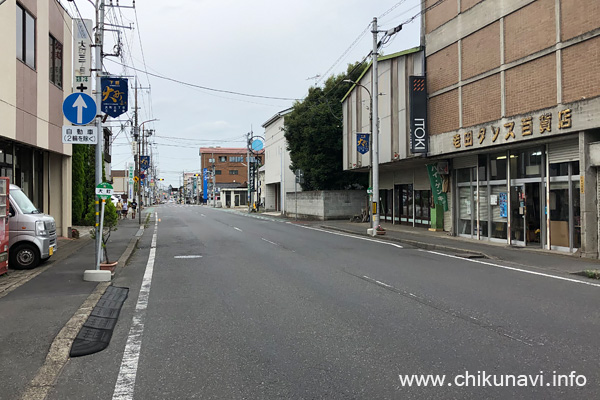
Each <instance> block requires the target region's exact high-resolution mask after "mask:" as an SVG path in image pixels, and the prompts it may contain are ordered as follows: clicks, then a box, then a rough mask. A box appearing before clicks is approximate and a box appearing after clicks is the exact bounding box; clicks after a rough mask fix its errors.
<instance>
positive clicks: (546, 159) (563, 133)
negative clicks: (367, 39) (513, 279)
mask: <svg viewBox="0 0 600 400" xmlns="http://www.w3.org/2000/svg"><path fill="white" fill-rule="evenodd" d="M433 3H435V1H434V0H427V1H426V4H425V6H426V7H429V6H430V5H432V4H433ZM599 15H600V2H598V1H597V0H578V1H577V2H573V1H567V0H505V1H502V2H498V1H493V0H479V1H478V0H446V1H444V2H443V3H440V4H439V5H437V6H436V7H434V8H431V9H429V10H428V11H427V12H426V13H425V15H424V32H423V33H424V40H425V44H426V66H427V68H426V70H427V73H426V76H427V88H428V94H429V102H428V108H429V110H428V111H429V117H430V124H429V133H430V143H429V145H430V149H429V154H428V156H429V157H430V158H431V159H433V160H440V161H442V160H443V161H447V162H448V164H449V165H450V171H449V172H450V176H451V181H452V185H451V190H450V193H449V200H451V201H450V203H452V204H455V206H454V207H452V216H451V219H450V221H448V222H449V223H450V225H451V227H450V230H451V231H452V232H453V233H454V234H456V235H460V236H465V237H468V238H472V239H474V240H485V241H499V242H503V243H508V244H511V245H516V246H532V247H537V248H544V249H553V250H558V251H567V252H576V251H579V252H580V253H581V255H582V256H586V257H598V215H599V209H598V201H597V199H598V179H599V178H598V173H597V166H598V164H597V162H596V161H594V152H597V151H598V148H597V147H595V145H594V143H595V142H599V141H600V63H598V54H600V19H598V16H599Z"/></svg>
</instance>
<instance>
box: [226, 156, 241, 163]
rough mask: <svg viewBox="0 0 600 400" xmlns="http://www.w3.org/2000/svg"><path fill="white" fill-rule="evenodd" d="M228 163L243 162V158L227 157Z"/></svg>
mask: <svg viewBox="0 0 600 400" xmlns="http://www.w3.org/2000/svg"><path fill="white" fill-rule="evenodd" d="M229 162H244V157H243V156H229Z"/></svg>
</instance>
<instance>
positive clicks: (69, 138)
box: [62, 125, 98, 144]
mask: <svg viewBox="0 0 600 400" xmlns="http://www.w3.org/2000/svg"><path fill="white" fill-rule="evenodd" d="M62 142H63V143H75V144H98V127H97V126H73V125H63V127H62Z"/></svg>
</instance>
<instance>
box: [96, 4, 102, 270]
mask: <svg viewBox="0 0 600 400" xmlns="http://www.w3.org/2000/svg"><path fill="white" fill-rule="evenodd" d="M103 35H104V0H97V1H96V37H95V39H96V40H95V42H96V48H95V50H96V52H95V53H96V54H95V56H96V107H98V117H96V127H97V129H98V143H97V144H96V160H95V161H96V162H95V164H96V171H95V172H96V173H95V183H96V184H95V186H98V185H99V184H100V183H101V182H102V141H103V140H104V132H103V131H102V118H101V117H99V114H100V112H99V111H100V106H101V104H102V41H103ZM95 203H96V204H95V207H94V208H95V211H96V249H98V246H99V243H101V238H100V234H99V233H100V231H99V229H98V227H99V223H100V221H99V215H98V214H99V208H100V206H99V202H98V201H95ZM99 258H100V255H99V254H98V251H96V260H98V259H99ZM98 268H99V266H98V263H97V268H96V269H98Z"/></svg>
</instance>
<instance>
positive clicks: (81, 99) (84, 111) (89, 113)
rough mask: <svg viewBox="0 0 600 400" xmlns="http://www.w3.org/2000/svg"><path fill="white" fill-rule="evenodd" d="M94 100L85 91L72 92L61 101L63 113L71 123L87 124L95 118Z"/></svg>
mask: <svg viewBox="0 0 600 400" xmlns="http://www.w3.org/2000/svg"><path fill="white" fill-rule="evenodd" d="M96 111H97V107H96V102H95V101H94V99H93V98H92V96H90V95H88V94H85V93H73V94H70V95H69V96H67V98H66V99H65V101H63V114H64V115H65V118H66V119H68V120H69V122H71V123H72V124H73V125H87V124H89V123H90V122H92V121H93V120H94V118H96Z"/></svg>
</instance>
